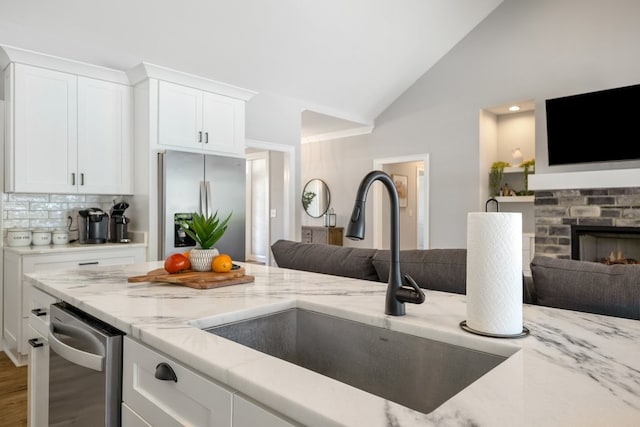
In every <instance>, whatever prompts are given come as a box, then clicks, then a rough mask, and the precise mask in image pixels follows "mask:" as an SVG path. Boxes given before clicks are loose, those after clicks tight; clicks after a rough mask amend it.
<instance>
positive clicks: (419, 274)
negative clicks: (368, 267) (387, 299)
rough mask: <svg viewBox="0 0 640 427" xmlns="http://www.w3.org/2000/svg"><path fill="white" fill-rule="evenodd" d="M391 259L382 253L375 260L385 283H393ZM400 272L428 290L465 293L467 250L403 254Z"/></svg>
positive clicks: (428, 250) (386, 251) (408, 251)
mask: <svg viewBox="0 0 640 427" xmlns="http://www.w3.org/2000/svg"><path fill="white" fill-rule="evenodd" d="M390 260H391V254H390V252H389V251H388V250H379V251H378V252H377V253H376V255H375V256H374V257H373V266H374V267H375V269H376V271H377V273H378V277H379V280H380V281H381V282H388V281H389V262H390ZM400 273H401V274H402V275H405V274H408V275H409V276H411V277H412V278H413V280H415V281H416V283H417V284H418V286H420V287H421V288H424V289H431V290H435V291H444V292H454V293H458V294H464V293H465V292H466V289H467V250H466V249H426V250H420V249H414V250H403V251H400Z"/></svg>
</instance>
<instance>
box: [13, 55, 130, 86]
mask: <svg viewBox="0 0 640 427" xmlns="http://www.w3.org/2000/svg"><path fill="white" fill-rule="evenodd" d="M12 62H13V63H18V64H26V65H32V66H35V67H41V68H47V69H50V70H55V71H62V72H65V73H70V74H76V75H82V76H86V77H91V78H94V79H98V80H105V81H109V82H113V83H120V84H124V85H129V79H128V77H127V74H126V73H125V72H124V71H120V70H114V69H112V68H107V67H101V66H99V65H92V64H87V63H85V62H80V61H75V60H72V59H66V58H60V57H58V56H53V55H48V54H44V53H40V52H34V51H32V50H27V49H21V48H17V47H12V46H6V45H0V68H1V69H5V68H6V67H7V65H9V63H12Z"/></svg>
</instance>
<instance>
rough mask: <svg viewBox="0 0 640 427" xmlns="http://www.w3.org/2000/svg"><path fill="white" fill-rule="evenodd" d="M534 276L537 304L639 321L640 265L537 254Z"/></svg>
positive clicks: (533, 263) (532, 266) (533, 269)
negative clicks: (606, 263) (608, 263)
mask: <svg viewBox="0 0 640 427" xmlns="http://www.w3.org/2000/svg"><path fill="white" fill-rule="evenodd" d="M531 275H532V277H533V285H534V288H535V297H536V303H537V304H540V305H545V306H549V307H556V308H565V309H568V310H576V311H584V312H589V313H597V314H605V315H608V316H616V317H626V318H630V319H638V320H640V265H611V266H609V265H605V264H600V263H597V262H589V261H578V260H570V259H558V258H551V257H545V256H536V257H535V258H534V259H533V260H532V261H531Z"/></svg>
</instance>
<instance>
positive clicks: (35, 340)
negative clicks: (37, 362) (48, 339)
mask: <svg viewBox="0 0 640 427" xmlns="http://www.w3.org/2000/svg"><path fill="white" fill-rule="evenodd" d="M27 342H28V343H29V345H30V346H31V347H33V348H38V347H42V346H43V345H44V343H42V342H40V341H39V338H31V339H30V340H28V341H27Z"/></svg>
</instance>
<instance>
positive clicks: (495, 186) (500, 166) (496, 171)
mask: <svg viewBox="0 0 640 427" xmlns="http://www.w3.org/2000/svg"><path fill="white" fill-rule="evenodd" d="M509 166H511V164H509V163H507V162H493V164H491V170H490V171H489V187H490V188H491V196H492V197H493V196H497V195H498V194H500V186H501V185H502V177H503V176H504V168H506V167H509Z"/></svg>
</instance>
